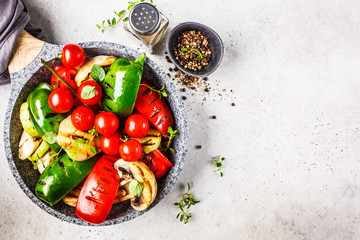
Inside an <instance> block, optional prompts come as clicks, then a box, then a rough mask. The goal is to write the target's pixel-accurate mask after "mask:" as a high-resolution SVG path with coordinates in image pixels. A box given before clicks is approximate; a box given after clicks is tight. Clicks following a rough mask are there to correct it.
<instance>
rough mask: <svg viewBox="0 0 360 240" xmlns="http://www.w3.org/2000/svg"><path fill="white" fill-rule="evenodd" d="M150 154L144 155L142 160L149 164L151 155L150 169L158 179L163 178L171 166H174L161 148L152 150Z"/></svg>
mask: <svg viewBox="0 0 360 240" xmlns="http://www.w3.org/2000/svg"><path fill="white" fill-rule="evenodd" d="M148 155H149V156H147V155H144V157H143V158H142V159H140V161H142V162H143V163H145V164H148V163H149V157H150V158H151V163H150V170H151V171H152V172H153V173H154V175H155V178H156V179H160V178H162V177H163V176H164V175H165V174H166V173H167V172H168V170H169V167H172V166H174V165H173V164H172V163H171V162H170V161H169V159H167V158H166V157H165V156H164V154H162V153H161V152H160V150H159V149H156V150H154V151H152V152H150V153H149V154H148Z"/></svg>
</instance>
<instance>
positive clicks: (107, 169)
mask: <svg viewBox="0 0 360 240" xmlns="http://www.w3.org/2000/svg"><path fill="white" fill-rule="evenodd" d="M104 169H105V170H106V171H108V172H111V173H112V171H111V169H110V168H108V167H104Z"/></svg>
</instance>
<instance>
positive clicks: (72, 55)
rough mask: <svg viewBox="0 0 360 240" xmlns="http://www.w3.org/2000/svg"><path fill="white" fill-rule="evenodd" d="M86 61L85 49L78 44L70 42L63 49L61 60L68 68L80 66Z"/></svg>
mask: <svg viewBox="0 0 360 240" xmlns="http://www.w3.org/2000/svg"><path fill="white" fill-rule="evenodd" d="M84 61H85V51H84V49H83V48H82V47H80V46H79V45H76V44H68V45H66V46H65V47H64V48H63V50H62V58H61V62H62V63H63V64H64V66H65V67H67V68H73V69H75V68H78V67H80V66H81V65H83V63H84Z"/></svg>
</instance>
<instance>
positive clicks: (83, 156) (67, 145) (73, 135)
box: [57, 115, 101, 161]
mask: <svg viewBox="0 0 360 240" xmlns="http://www.w3.org/2000/svg"><path fill="white" fill-rule="evenodd" d="M57 141H58V143H59V145H60V146H61V147H62V148H64V150H65V151H66V153H67V154H68V155H69V156H70V158H72V159H74V160H77V161H84V160H87V159H89V158H91V157H93V156H94V155H96V154H97V153H99V152H101V149H100V137H98V136H95V135H92V134H90V133H88V132H83V131H80V130H77V129H76V128H75V127H74V126H73V125H72V123H71V115H70V116H68V117H67V118H65V119H64V120H62V122H61V123H60V126H59V132H58V136H57Z"/></svg>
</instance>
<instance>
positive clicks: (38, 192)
mask: <svg viewBox="0 0 360 240" xmlns="http://www.w3.org/2000/svg"><path fill="white" fill-rule="evenodd" d="M36 193H37V194H41V195H44V196H45V194H44V193H43V192H42V191H39V190H37V191H36Z"/></svg>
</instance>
